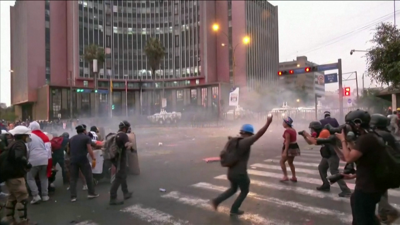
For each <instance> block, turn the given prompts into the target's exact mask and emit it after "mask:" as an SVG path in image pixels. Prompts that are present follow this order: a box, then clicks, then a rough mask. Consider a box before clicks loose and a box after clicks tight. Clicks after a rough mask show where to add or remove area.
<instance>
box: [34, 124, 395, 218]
mask: <svg viewBox="0 0 400 225" xmlns="http://www.w3.org/2000/svg"><path fill="white" fill-rule="evenodd" d="M136 133H137V136H138V146H139V161H140V168H141V174H140V175H139V176H130V177H129V178H128V186H129V189H130V190H131V191H133V192H134V196H133V198H132V199H129V200H127V201H126V202H125V204H124V205H121V206H109V205H108V201H109V187H110V184H109V183H107V182H105V183H102V184H99V186H97V187H96V188H97V192H98V193H99V194H100V197H99V198H97V199H94V200H87V199H86V195H87V193H86V192H85V191H80V192H79V193H78V195H79V196H78V201H77V202H75V203H71V202H70V201H69V199H70V196H69V192H68V191H67V190H66V187H63V186H62V184H61V179H58V181H57V182H56V186H57V187H56V188H57V189H56V193H55V194H54V195H53V196H51V198H50V201H49V202H42V203H40V204H39V205H29V217H30V218H31V220H33V221H35V222H38V223H39V224H41V225H55V224H56V225H64V224H86V225H89V224H91V225H111V224H113V225H117V224H121V225H128V224H135V225H141V224H155V225H164V224H165V225H166V224H168V225H169V224H173V225H178V224H193V225H206V224H211V225H219V224H221V225H222V224H277V225H283V224H299V225H319V224H321V225H331V224H332V225H339V224H350V223H351V222H350V221H351V211H350V207H349V199H346V198H339V197H338V196H337V194H338V193H339V192H340V189H339V188H338V187H337V185H336V186H334V187H333V188H332V189H331V193H321V192H318V191H316V190H315V187H316V186H318V185H320V184H321V181H320V179H319V175H318V171H317V164H318V162H319V159H320V156H319V152H318V150H317V149H314V150H312V149H310V148H309V147H308V146H306V145H305V142H304V141H303V140H299V143H300V146H301V149H302V156H301V157H298V158H296V160H295V165H296V162H297V165H296V168H297V173H298V175H297V177H298V183H292V182H289V183H280V182H279V179H280V178H281V176H282V175H281V171H280V168H279V163H278V162H279V155H280V151H281V146H282V141H283V139H282V133H283V129H282V128H281V127H280V126H275V127H271V128H270V130H269V131H267V134H266V135H265V136H264V137H262V139H261V140H260V141H259V142H257V143H256V144H255V145H254V146H253V148H252V154H251V158H250V162H249V174H250V179H251V182H252V183H251V186H250V191H251V193H250V194H249V195H248V197H247V199H246V200H245V202H244V203H243V205H242V207H241V209H242V210H244V211H245V212H246V213H245V215H243V216H241V217H239V218H235V217H230V216H229V208H230V205H231V204H232V202H233V200H234V198H231V199H229V200H228V201H226V202H224V203H222V204H221V206H220V209H219V211H218V212H214V211H213V210H212V209H211V207H210V206H209V202H208V200H209V199H210V198H214V197H216V196H217V195H218V194H219V193H221V192H222V191H224V189H226V188H227V187H229V183H228V181H226V176H225V174H226V169H225V168H222V167H221V166H220V164H219V162H214V163H206V162H204V161H203V159H204V158H207V157H215V156H218V154H219V152H220V150H221V149H222V147H223V145H224V144H225V142H226V138H227V136H228V135H235V134H236V133H237V130H236V128H235V129H228V128H193V129H192V128H159V129H156V128H148V129H147V128H146V129H141V130H139V131H136ZM159 142H161V143H162V146H159ZM289 174H290V172H289ZM58 175H61V173H59V174H58ZM350 185H353V186H354V184H351V183H350ZM78 188H79V189H81V188H82V185H81V184H79V186H78ZM160 188H163V189H165V190H166V191H165V192H161V191H160V190H159V189H160ZM390 196H391V201H392V202H393V201H396V200H397V201H399V199H395V198H399V197H400V192H399V191H395V192H392V193H390Z"/></svg>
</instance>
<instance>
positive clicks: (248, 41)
mask: <svg viewBox="0 0 400 225" xmlns="http://www.w3.org/2000/svg"><path fill="white" fill-rule="evenodd" d="M212 29H213V31H214V32H217V31H219V25H218V24H217V23H214V24H213V25H212ZM220 32H221V33H222V34H224V35H225V36H226V37H227V39H228V47H229V49H231V50H232V86H235V80H234V79H235V67H236V60H235V51H236V48H237V46H239V43H238V44H236V45H235V47H232V44H231V43H230V42H229V35H228V34H227V33H225V32H223V31H220ZM242 42H243V44H244V45H248V44H249V43H250V37H249V36H245V37H243V40H242ZM221 46H222V47H225V43H222V44H221Z"/></svg>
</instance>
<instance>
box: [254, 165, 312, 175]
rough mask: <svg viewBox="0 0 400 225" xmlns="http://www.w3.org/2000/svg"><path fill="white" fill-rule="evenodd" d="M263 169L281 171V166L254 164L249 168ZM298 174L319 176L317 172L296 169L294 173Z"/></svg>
mask: <svg viewBox="0 0 400 225" xmlns="http://www.w3.org/2000/svg"><path fill="white" fill-rule="evenodd" d="M253 167H254V168H263V169H270V170H279V171H281V170H282V169H281V166H278V165H267V164H261V163H255V164H252V165H251V168H252V169H253ZM286 167H287V168H289V167H288V166H286ZM297 172H300V173H306V174H312V175H319V172H318V170H315V169H314V170H308V169H302V168H297V167H296V173H297Z"/></svg>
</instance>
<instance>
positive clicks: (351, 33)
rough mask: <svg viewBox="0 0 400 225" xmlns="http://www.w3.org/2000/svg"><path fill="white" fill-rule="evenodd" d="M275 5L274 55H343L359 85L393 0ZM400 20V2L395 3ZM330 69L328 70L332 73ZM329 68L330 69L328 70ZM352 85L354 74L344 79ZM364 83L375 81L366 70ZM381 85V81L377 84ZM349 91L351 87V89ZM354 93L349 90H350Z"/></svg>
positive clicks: (0, 35) (4, 60) (0, 67)
mask: <svg viewBox="0 0 400 225" xmlns="http://www.w3.org/2000/svg"><path fill="white" fill-rule="evenodd" d="M270 2H271V3H272V4H273V5H276V6H278V15H279V52H280V53H279V59H280V61H290V60H294V59H296V56H307V58H308V60H309V61H312V62H314V63H317V64H327V63H334V62H337V60H338V59H339V58H341V59H342V67H343V73H344V75H343V79H345V78H348V77H349V79H354V78H355V76H354V75H352V74H346V73H351V72H354V71H357V74H358V84H359V89H360V90H361V89H362V86H363V85H362V76H363V74H364V72H366V60H365V57H364V55H365V53H363V52H355V53H354V54H353V55H350V50H352V49H355V50H367V49H368V48H370V47H371V46H372V44H371V43H370V40H371V39H372V36H373V33H374V28H375V27H376V26H377V25H378V24H379V22H391V23H393V21H394V15H393V14H394V1H270ZM13 4H14V2H13V1H0V80H1V86H0V102H4V103H6V104H7V105H10V101H11V100H10V85H9V84H10V50H9V46H10V44H9V43H10V38H9V37H10V27H9V24H10V21H9V18H10V14H9V6H10V5H13ZM396 6H397V9H396V10H398V12H399V13H398V15H396V24H398V23H399V22H400V4H398V3H397V5H396ZM334 72H335V71H332V73H334ZM328 73H330V72H328ZM343 85H344V86H348V87H351V90H356V89H355V88H356V82H355V80H349V81H344V82H343ZM364 86H365V88H368V87H376V86H377V85H376V84H374V83H371V80H370V79H369V78H368V74H366V75H365V82H364ZM379 86H380V85H379ZM325 89H326V91H336V90H337V89H338V84H337V83H333V84H326V86H325ZM352 92H353V91H352ZM353 93H354V92H353Z"/></svg>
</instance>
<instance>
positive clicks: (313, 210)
mask: <svg viewBox="0 0 400 225" xmlns="http://www.w3.org/2000/svg"><path fill="white" fill-rule="evenodd" d="M192 187H196V188H201V189H206V190H211V191H217V192H224V191H225V190H227V189H228V187H223V186H216V185H213V184H209V183H203V182H200V183H197V184H193V185H192ZM248 196H249V197H251V198H254V199H257V200H260V201H265V202H268V203H272V204H275V205H279V206H284V207H290V208H293V209H296V210H298V211H303V212H305V213H310V214H314V215H315V214H318V215H323V216H333V217H336V218H337V219H338V220H340V221H341V222H343V223H351V221H352V216H351V215H349V214H346V213H343V212H340V211H337V210H330V209H324V208H320V207H313V206H308V205H306V204H304V203H301V204H300V203H297V202H292V201H284V200H280V199H277V198H272V197H266V196H262V195H259V194H256V193H253V192H249V194H248Z"/></svg>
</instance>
